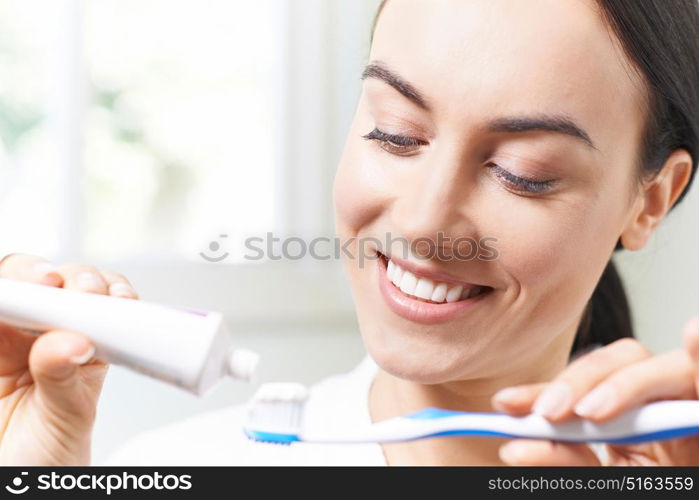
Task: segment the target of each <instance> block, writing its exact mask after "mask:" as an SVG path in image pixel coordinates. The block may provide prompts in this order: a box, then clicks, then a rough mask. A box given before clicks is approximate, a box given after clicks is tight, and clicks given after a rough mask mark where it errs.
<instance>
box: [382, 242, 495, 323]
mask: <svg viewBox="0 0 699 500" xmlns="http://www.w3.org/2000/svg"><path fill="white" fill-rule="evenodd" d="M396 262H397V263H398V264H399V265H401V266H402V265H403V262H404V261H398V260H397V259H396ZM386 263H387V258H386V257H385V256H383V255H382V256H381V258H379V259H376V264H377V265H376V267H377V270H378V280H379V289H380V290H381V295H382V296H383V298H384V300H385V301H386V304H387V305H388V307H389V308H390V309H391V310H392V311H393V312H394V313H396V314H397V315H398V316H401V317H403V318H405V319H407V320H410V321H413V322H415V323H422V324H426V325H431V324H435V323H443V322H446V321H449V320H451V319H454V318H455V317H457V316H459V315H460V314H463V313H464V312H466V311H468V310H469V309H471V308H473V307H475V306H477V305H478V304H480V303H481V302H482V301H483V300H484V299H486V298H488V296H489V295H490V293H491V292H492V289H489V290H488V291H486V292H484V293H482V294H480V295H476V296H475V297H471V298H468V299H462V300H459V301H457V302H443V303H439V304H438V303H435V302H425V301H422V300H419V299H417V298H414V297H411V296H409V295H406V294H404V293H403V292H401V291H400V290H399V289H398V287H396V286H395V285H394V284H393V283H391V281H389V279H388V276H387V275H386ZM410 267H412V268H413V269H415V267H414V266H410ZM410 267H409V266H407V265H406V268H408V269H410ZM420 274H421V275H423V276H425V277H429V278H435V279H440V280H444V281H449V282H452V283H458V284H464V283H465V282H463V281H459V280H454V278H451V277H449V279H448V280H447V279H445V278H447V276H444V275H440V274H439V273H429V274H428V273H420ZM438 276H441V277H438ZM466 284H467V285H469V286H473V284H469V283H466Z"/></svg>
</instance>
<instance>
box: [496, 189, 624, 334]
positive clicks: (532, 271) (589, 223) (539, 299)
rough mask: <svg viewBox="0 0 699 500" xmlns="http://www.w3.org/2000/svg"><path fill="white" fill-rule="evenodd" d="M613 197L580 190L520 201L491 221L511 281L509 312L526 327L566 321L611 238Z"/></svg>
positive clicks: (615, 220)
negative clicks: (549, 200) (549, 199)
mask: <svg viewBox="0 0 699 500" xmlns="http://www.w3.org/2000/svg"><path fill="white" fill-rule="evenodd" d="M617 200H618V197H617V198H616V199H615V198H614V197H611V198H609V197H606V196H600V195H594V194H591V193H587V194H581V195H580V196H577V197H575V198H569V199H567V200H565V202H563V201H562V200H561V202H560V203H559V202H558V201H556V202H555V203H554V204H553V205H548V206H546V205H544V204H531V205H522V206H521V207H520V208H519V209H517V210H512V211H510V214H512V215H513V217H512V218H510V219H508V218H506V217H501V220H498V221H497V223H498V224H499V228H500V229H499V231H500V234H502V237H501V238H499V242H498V250H499V252H500V266H501V267H502V269H503V270H505V272H506V273H507V274H508V275H509V276H510V278H511V279H512V280H513V281H514V282H516V286H514V287H513V291H516V292H517V294H518V296H517V297H516V298H515V299H513V300H515V301H516V302H515V305H514V308H513V312H515V313H516V314H519V315H520V316H519V317H520V318H523V319H524V320H525V321H527V322H529V323H530V325H531V326H532V327H534V326H535V325H536V324H537V323H541V325H540V326H542V327H544V326H546V325H548V327H549V329H551V327H553V326H554V325H555V326H557V327H558V328H565V327H567V326H568V325H570V324H571V322H572V321H573V320H574V319H575V318H576V316H575V315H576V314H577V313H579V312H581V311H582V308H583V307H584V306H585V304H586V302H587V300H588V298H589V297H590V295H591V294H592V292H593V290H594V288H595V286H596V283H597V280H598V278H599V276H600V275H601V273H602V271H603V270H604V267H605V266H606V264H607V262H608V260H609V258H610V256H611V254H612V251H613V248H614V245H615V244H616V240H617V237H618V235H619V228H618V226H619V221H620V220H621V218H622V215H623V213H622V212H623V211H622V210H621V208H622V207H621V205H620V204H619V203H618V202H617ZM514 214H516V216H514ZM496 227H497V226H496Z"/></svg>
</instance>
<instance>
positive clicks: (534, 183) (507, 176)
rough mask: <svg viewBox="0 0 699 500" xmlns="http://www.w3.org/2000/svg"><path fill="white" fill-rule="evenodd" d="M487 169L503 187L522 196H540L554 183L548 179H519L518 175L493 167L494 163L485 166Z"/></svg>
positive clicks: (554, 181)
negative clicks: (490, 170) (491, 171)
mask: <svg viewBox="0 0 699 500" xmlns="http://www.w3.org/2000/svg"><path fill="white" fill-rule="evenodd" d="M487 167H488V168H490V169H492V170H493V173H494V174H495V176H496V177H497V178H498V179H500V181H501V182H502V183H503V184H505V187H507V188H508V189H510V190H512V191H515V192H519V193H524V194H542V193H546V192H547V191H550V190H551V189H552V188H553V187H554V185H555V183H556V180H555V179H549V180H544V181H540V180H535V179H527V178H525V177H520V176H518V175H515V174H513V173H512V172H509V171H507V170H505V169H504V168H502V167H500V166H498V165H495V164H494V163H490V164H488V165H487Z"/></svg>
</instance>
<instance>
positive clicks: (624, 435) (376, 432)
mask: <svg viewBox="0 0 699 500" xmlns="http://www.w3.org/2000/svg"><path fill="white" fill-rule="evenodd" d="M307 398H308V390H307V389H306V387H305V386H303V385H300V384H292V383H274V384H264V385H263V386H261V387H260V389H259V390H258V391H257V393H256V394H255V396H254V397H253V399H252V401H251V404H250V406H249V407H248V415H247V421H246V423H245V424H244V426H243V430H244V432H245V434H246V435H247V436H248V437H249V438H250V439H253V440H255V441H263V442H269V443H276V444H291V443H293V442H308V443H389V442H398V441H412V440H417V439H427V438H433V437H449V436H473V437H495V438H526V439H547V440H552V441H564V442H573V443H583V442H586V443H591V442H603V443H616V444H631V443H643V442H648V441H659V440H664V439H676V438H681V437H688V436H695V435H699V401H660V402H655V403H649V404H646V405H645V406H641V407H639V408H635V409H633V410H630V411H628V412H626V413H624V414H622V415H620V416H619V417H617V418H615V419H613V420H610V421H607V422H603V423H594V422H591V421H588V420H583V419H575V420H570V421H567V422H564V423H557V424H554V423H551V422H549V421H548V420H546V419H545V418H544V417H542V416H539V415H528V416H525V417H512V416H509V415H503V414H499V413H470V412H461V411H453V410H443V409H439V408H425V409H423V410H420V411H418V412H415V413H411V414H409V415H405V416H401V417H395V418H391V419H388V420H384V421H381V422H377V423H374V424H369V425H366V426H363V427H354V428H345V429H332V430H323V429H314V428H312V427H309V426H305V425H304V422H303V408H304V404H305V401H306V399H307Z"/></svg>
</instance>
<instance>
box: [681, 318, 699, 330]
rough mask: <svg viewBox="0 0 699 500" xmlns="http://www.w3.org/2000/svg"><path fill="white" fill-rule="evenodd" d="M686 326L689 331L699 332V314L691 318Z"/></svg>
mask: <svg viewBox="0 0 699 500" xmlns="http://www.w3.org/2000/svg"><path fill="white" fill-rule="evenodd" d="M684 328H685V331H687V332H697V333H699V316H697V317H694V318H692V319H690V320H689V321H688V322H687V324H686V325H685V327H684Z"/></svg>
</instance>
